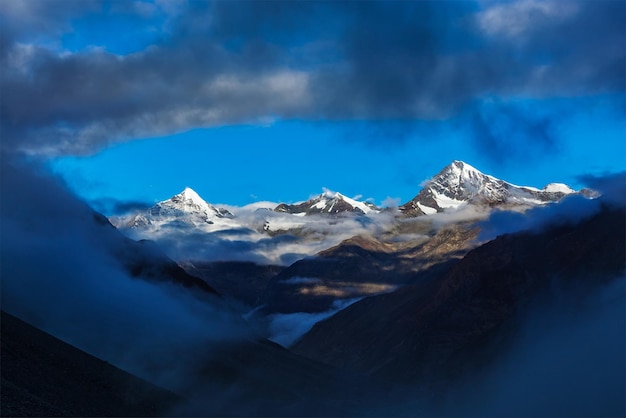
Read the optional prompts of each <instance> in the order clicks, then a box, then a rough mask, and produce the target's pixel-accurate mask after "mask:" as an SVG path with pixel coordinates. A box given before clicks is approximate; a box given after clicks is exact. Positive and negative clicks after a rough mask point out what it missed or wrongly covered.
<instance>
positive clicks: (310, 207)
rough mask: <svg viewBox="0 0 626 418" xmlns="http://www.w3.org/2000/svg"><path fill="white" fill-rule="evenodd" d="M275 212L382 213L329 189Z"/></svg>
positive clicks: (297, 213)
mask: <svg viewBox="0 0 626 418" xmlns="http://www.w3.org/2000/svg"><path fill="white" fill-rule="evenodd" d="M274 210H275V211H276V212H284V213H291V214H294V215H313V214H337V213H341V212H356V213H360V214H365V215H367V214H371V213H378V212H380V210H378V209H377V208H376V207H375V206H374V205H371V204H369V203H366V202H359V201H358V200H356V199H351V198H349V197H347V196H345V195H343V194H341V193H339V192H333V191H331V190H328V189H324V192H323V193H322V194H320V195H319V196H316V197H314V198H312V199H309V200H307V201H306V202H302V203H297V204H293V205H288V204H285V203H282V204H280V205H278V206H277V207H276V208H275V209H274Z"/></svg>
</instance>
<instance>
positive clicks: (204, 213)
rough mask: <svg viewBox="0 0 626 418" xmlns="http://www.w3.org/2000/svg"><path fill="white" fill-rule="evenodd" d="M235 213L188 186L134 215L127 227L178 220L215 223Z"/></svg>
mask: <svg viewBox="0 0 626 418" xmlns="http://www.w3.org/2000/svg"><path fill="white" fill-rule="evenodd" d="M232 217H233V214H232V213H230V212H229V211H228V210H226V209H223V208H216V207H215V206H213V205H210V204H208V203H207V202H205V201H204V200H203V199H202V198H201V197H200V196H199V195H198V193H196V192H195V191H194V190H193V189H191V188H189V187H186V188H185V189H184V190H183V191H182V192H180V193H179V194H177V195H174V196H172V197H171V198H169V199H167V200H164V201H162V202H159V203H157V204H156V205H154V206H152V207H151V208H150V209H148V210H147V211H145V212H143V213H139V214H137V215H135V216H133V217H132V218H131V219H130V220H129V222H128V223H127V225H126V227H127V228H137V227H142V226H147V225H151V224H153V223H154V222H160V223H163V222H167V221H172V222H174V221H175V222H177V223H181V224H184V225H189V226H198V225H202V224H213V223H215V222H216V221H217V220H220V219H230V218H232Z"/></svg>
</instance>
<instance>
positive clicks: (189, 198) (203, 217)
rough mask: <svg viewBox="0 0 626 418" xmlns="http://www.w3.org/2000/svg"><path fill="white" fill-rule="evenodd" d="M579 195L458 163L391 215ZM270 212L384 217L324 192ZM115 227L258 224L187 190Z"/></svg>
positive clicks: (296, 222)
mask: <svg viewBox="0 0 626 418" xmlns="http://www.w3.org/2000/svg"><path fill="white" fill-rule="evenodd" d="M575 193H583V194H585V195H588V196H590V195H591V194H592V192H591V191H589V190H583V191H581V192H576V191H575V190H573V189H571V188H570V187H568V186H567V185H565V184H561V183H551V184H548V185H547V186H545V187H544V188H543V189H541V190H540V189H537V188H534V187H530V186H516V185H513V184H511V183H508V182H506V181H504V180H500V179H497V178H495V177H493V176H490V175H486V174H483V173H481V172H480V171H479V170H477V169H475V168H474V167H472V166H471V165H469V164H467V163H464V162H462V161H457V160H455V161H453V162H452V163H451V164H450V165H448V166H446V167H445V168H444V169H443V170H441V171H440V172H439V173H438V174H437V175H435V176H434V177H433V178H432V179H430V180H429V181H427V182H426V183H425V184H424V187H423V188H422V190H421V191H420V192H419V193H418V194H417V195H416V196H415V197H414V198H413V199H411V200H410V201H408V202H406V203H404V204H403V205H401V206H400V207H399V208H398V210H397V211H394V210H393V209H392V208H387V212H388V211H391V212H392V213H400V214H402V215H403V216H406V217H416V216H424V215H432V214H435V213H441V212H444V211H452V210H457V209H460V208H462V207H464V206H467V205H472V206H477V207H481V206H488V207H498V208H508V209H510V208H513V207H520V208H524V207H526V208H527V207H533V206H537V205H544V204H547V203H552V202H558V201H559V200H561V199H563V198H564V197H565V196H567V195H571V194H575ZM267 210H271V211H273V212H276V213H281V214H290V215H294V216H296V217H303V216H312V215H326V216H338V215H340V214H356V215H376V214H378V213H380V212H381V209H380V208H378V207H376V206H375V205H374V204H372V203H370V202H363V201H359V200H357V199H352V198H349V197H347V196H345V195H343V194H341V193H339V192H333V191H330V190H324V192H323V193H322V194H320V195H318V196H314V197H312V198H310V199H308V200H306V201H303V202H299V203H294V204H288V203H280V204H277V205H274V206H273V207H266V208H263V209H258V211H266V212H267ZM268 218H269V217H268ZM265 221H266V222H264V226H263V229H265V230H266V231H272V230H273V231H276V230H281V229H283V230H288V229H294V228H298V227H300V226H302V225H304V224H306V223H307V220H306V219H292V220H291V221H288V220H287V221H285V218H283V219H282V222H274V223H273V222H271V220H270V219H266V220H265ZM112 222H113V223H114V224H115V225H116V226H118V227H120V228H122V229H124V228H135V229H141V228H161V227H165V228H171V227H174V228H176V227H181V228H188V227H193V228H197V229H201V230H206V231H215V230H219V229H236V228H251V229H258V228H259V226H258V225H257V224H250V223H247V222H246V220H243V219H240V217H239V216H238V215H237V210H236V209H233V212H231V211H229V210H227V209H224V208H216V207H215V206H213V205H211V204H209V203H207V202H206V201H205V200H203V199H202V198H201V197H200V196H199V195H198V194H197V193H196V192H195V191H193V190H192V189H190V188H188V187H187V188H185V189H184V190H183V191H182V192H181V193H179V194H177V195H174V196H172V197H171V198H170V199H167V200H164V201H161V202H158V203H157V204H155V205H154V206H152V207H151V208H150V209H148V210H146V211H142V212H138V213H134V214H130V215H127V216H124V217H122V218H112ZM277 225H278V226H277Z"/></svg>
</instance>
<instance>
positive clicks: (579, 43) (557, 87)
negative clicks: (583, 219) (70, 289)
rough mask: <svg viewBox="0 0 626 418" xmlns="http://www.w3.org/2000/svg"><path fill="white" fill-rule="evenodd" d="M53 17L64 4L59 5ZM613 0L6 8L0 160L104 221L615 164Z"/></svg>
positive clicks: (617, 88)
mask: <svg viewBox="0 0 626 418" xmlns="http://www.w3.org/2000/svg"><path fill="white" fill-rule="evenodd" d="M60 4H62V5H63V7H59V5H60ZM625 8H626V5H625V4H624V2H622V1H598V2H589V1H571V2H567V3H563V2H560V1H556V0H546V1H539V0H510V1H500V2H499V1H488V0H485V1H475V2H470V1H467V2H428V1H420V2H313V1H311V2H281V1H272V2H263V1H256V2H243V1H242V2H225V1H221V2H220V1H218V2H209V1H206V2H204V1H193V2H188V1H185V0H155V1H128V2H120V1H97V0H86V1H72V0H65V1H62V2H61V0H58V1H56V0H51V1H46V2H41V1H25V2H17V1H9V2H3V3H2V5H1V6H0V30H1V31H2V39H3V41H2V42H1V43H0V59H1V60H2V65H3V69H4V71H3V72H2V74H1V75H0V83H1V85H0V87H1V88H2V91H3V96H2V98H1V99H0V105H1V108H0V122H1V123H2V125H1V127H2V141H1V146H2V152H3V153H11V154H24V155H29V156H31V157H35V158H38V159H42V160H44V161H47V162H48V163H49V164H50V165H51V166H52V167H53V170H54V171H55V172H56V173H59V174H60V175H61V176H62V177H63V178H64V179H65V180H66V181H67V182H68V184H69V185H70V186H71V188H72V189H73V190H75V191H76V193H77V194H78V195H79V196H82V197H83V198H85V199H86V200H87V201H89V202H90V203H91V204H92V205H94V207H96V208H97V209H99V210H103V211H105V212H109V213H111V212H113V211H115V208H116V207H117V206H126V207H128V206H133V205H134V204H151V203H153V202H155V201H158V200H163V199H166V198H168V197H169V196H171V195H172V194H175V193H177V192H179V191H180V190H182V188H183V187H185V186H190V187H192V188H194V189H195V190H197V191H198V192H199V193H200V194H201V195H202V196H203V197H204V198H205V199H206V200H208V201H210V202H214V203H226V204H233V205H243V204H246V203H251V202H252V201H256V200H271V201H286V202H294V201H298V200H303V199H306V198H308V197H309V196H310V195H312V194H314V193H319V192H321V189H322V187H326V188H329V189H332V190H336V191H340V192H342V193H344V194H346V195H350V196H355V195H362V198H364V199H365V198H371V199H372V200H373V201H374V202H375V203H377V204H382V203H383V202H384V201H386V202H389V201H390V200H386V199H387V198H391V199H392V200H393V199H395V200H396V201H399V202H401V203H403V202H405V201H407V200H409V199H411V198H412V197H413V196H414V195H415V194H417V192H418V191H419V188H420V183H421V182H422V181H423V180H425V179H427V178H429V177H430V176H432V175H434V174H436V173H437V172H438V171H439V170H440V169H441V168H443V167H444V166H445V165H447V164H448V163H450V162H451V161H452V160H454V159H461V160H464V161H466V162H468V163H470V164H472V165H474V166H475V167H476V168H478V169H480V170H482V171H483V172H485V173H488V174H492V175H494V176H497V177H500V178H503V179H505V180H508V181H510V182H513V183H516V184H524V185H531V186H535V187H543V186H544V185H545V184H547V183H549V182H565V183H568V184H570V185H571V186H573V187H576V188H579V187H582V186H584V184H582V183H581V182H580V181H579V177H580V176H584V175H586V174H595V175H599V174H605V173H610V172H620V171H624V170H625V169H626V145H625V144H626V140H625V138H624V136H625V132H626V125H625V121H624V109H625V90H626V89H625V87H624V84H625V80H624V73H623V69H624V68H625V65H626V60H625V51H626V48H625V45H624V43H625V41H624V37H623V34H624V31H625V24H626V23H625V22H624V19H623V16H624V13H625Z"/></svg>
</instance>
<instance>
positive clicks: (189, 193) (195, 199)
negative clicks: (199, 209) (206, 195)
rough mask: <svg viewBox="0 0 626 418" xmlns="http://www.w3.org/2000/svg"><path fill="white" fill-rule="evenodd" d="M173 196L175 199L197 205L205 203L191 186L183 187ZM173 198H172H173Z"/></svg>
mask: <svg viewBox="0 0 626 418" xmlns="http://www.w3.org/2000/svg"><path fill="white" fill-rule="evenodd" d="M174 198H176V199H175V200H182V201H187V202H190V203H193V204H196V205H198V206H203V205H206V204H207V203H206V202H205V201H204V199H202V198H201V197H200V195H199V194H198V193H196V191H195V190H193V189H192V188H191V187H185V189H184V190H183V191H182V192H180V193H179V194H177V195H176V196H174ZM174 198H172V199H173V200H174Z"/></svg>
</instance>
